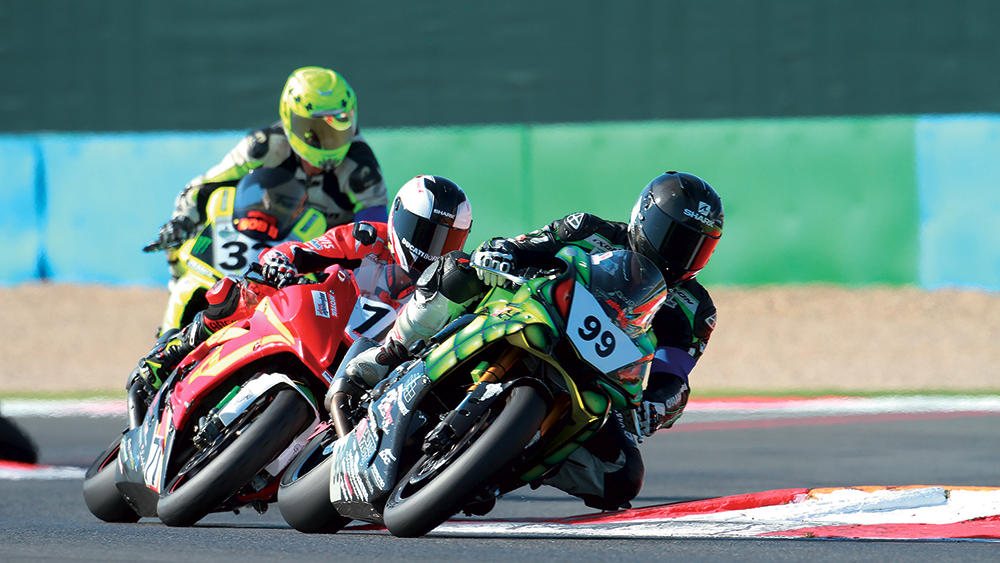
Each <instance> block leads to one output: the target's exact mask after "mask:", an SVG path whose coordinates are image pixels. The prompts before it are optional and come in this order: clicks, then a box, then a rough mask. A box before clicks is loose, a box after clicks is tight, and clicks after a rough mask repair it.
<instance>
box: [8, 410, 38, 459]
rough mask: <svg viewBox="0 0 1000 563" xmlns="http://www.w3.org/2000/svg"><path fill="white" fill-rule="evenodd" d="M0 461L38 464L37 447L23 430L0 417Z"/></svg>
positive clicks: (12, 422)
mask: <svg viewBox="0 0 1000 563" xmlns="http://www.w3.org/2000/svg"><path fill="white" fill-rule="evenodd" d="M0 459H5V460H7V461H18V462H21V463H38V446H36V445H35V442H34V441H33V440H32V439H31V436H28V433H27V432H25V431H24V429H23V428H21V427H20V426H18V424H17V423H16V422H14V421H12V420H8V419H6V418H4V417H3V416H0Z"/></svg>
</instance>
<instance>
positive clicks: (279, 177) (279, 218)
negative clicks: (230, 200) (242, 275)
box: [233, 168, 308, 241]
mask: <svg viewBox="0 0 1000 563" xmlns="http://www.w3.org/2000/svg"><path fill="white" fill-rule="evenodd" d="M307 209H308V206H307V205H306V186H305V184H303V183H302V182H300V181H298V180H296V179H295V177H294V176H292V173H291V172H289V171H287V170H283V169H281V168H257V169H256V170H252V171H250V173H249V174H247V175H246V176H244V177H243V178H242V179H241V180H240V182H239V183H238V184H236V198H235V202H234V205H233V223H234V224H235V226H236V230H238V231H241V232H242V233H243V234H245V235H247V236H249V237H251V238H254V239H257V240H263V241H269V240H284V239H285V238H287V237H288V235H289V233H291V231H292V228H293V227H295V224H296V223H298V222H299V219H301V218H302V215H303V214H304V213H305V212H306V210H307Z"/></svg>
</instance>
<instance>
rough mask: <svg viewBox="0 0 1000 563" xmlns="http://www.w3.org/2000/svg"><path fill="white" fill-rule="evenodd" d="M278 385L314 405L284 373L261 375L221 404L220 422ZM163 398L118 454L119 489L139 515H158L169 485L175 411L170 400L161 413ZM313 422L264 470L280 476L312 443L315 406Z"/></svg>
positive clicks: (232, 417) (317, 419) (234, 417)
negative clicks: (164, 493) (131, 501)
mask: <svg viewBox="0 0 1000 563" xmlns="http://www.w3.org/2000/svg"><path fill="white" fill-rule="evenodd" d="M278 386H284V387H290V388H292V389H294V390H295V391H296V392H298V393H299V394H300V395H302V396H303V397H304V398H305V399H306V400H307V401H308V402H309V403H310V405H312V403H313V401H312V398H311V397H310V396H309V395H308V394H306V392H304V391H303V390H302V389H301V388H299V386H298V385H296V384H295V383H294V382H293V381H292V380H291V379H289V378H288V377H287V376H285V375H284V374H277V373H271V374H260V375H259V376H257V377H254V378H253V379H251V380H250V381H248V382H247V383H246V384H245V385H243V386H242V388H240V390H239V392H237V393H235V394H234V395H233V396H232V397H231V398H230V399H229V400H228V401H226V402H225V404H223V405H220V407H221V408H220V411H219V413H218V416H219V419H220V420H221V421H222V422H223V424H224V425H225V426H229V425H230V424H231V423H232V422H233V421H234V420H237V419H238V418H239V416H240V415H241V414H243V413H244V412H245V411H246V410H247V409H248V408H249V407H250V406H251V405H252V404H254V403H255V402H257V401H258V400H260V398H261V397H264V396H265V395H267V394H269V393H271V390H272V389H274V388H275V387H278ZM163 400H164V397H163V396H162V395H161V394H158V395H157V397H156V399H155V400H154V403H153V404H152V405H151V406H150V409H149V411H148V413H147V416H146V418H145V419H144V421H143V424H142V425H141V426H139V427H137V428H135V429H133V430H131V431H129V432H126V434H125V436H124V437H123V438H122V442H121V444H122V445H121V447H120V448H119V454H118V467H119V475H118V477H117V478H116V482H117V483H118V488H119V490H121V491H122V492H123V493H124V494H126V496H128V497H129V498H130V499H131V500H133V502H134V503H135V504H136V506H137V507H138V508H140V511H139V515H140V516H144V517H152V516H156V502H157V500H158V499H159V493H161V492H162V491H163V490H164V487H165V486H166V469H167V465H168V460H170V459H171V456H172V453H173V452H172V448H173V444H174V438H175V437H176V433H177V427H176V426H174V424H173V408H172V406H171V404H170V402H169V401H167V404H166V405H165V408H163V410H162V414H160V416H157V415H156V413H158V412H160V408H159V407H160V405H161V404H162V401H163ZM312 410H313V423H312V424H311V425H309V426H308V427H307V428H306V430H304V431H303V432H302V433H301V434H299V435H298V436H296V437H295V440H293V441H292V443H291V444H290V445H289V447H288V448H287V449H286V450H285V451H283V452H282V453H281V454H279V455H278V457H277V458H276V459H275V460H274V461H272V462H271V463H270V464H268V465H267V466H266V467H265V468H264V470H265V471H266V472H267V473H268V474H270V475H272V476H273V475H277V474H278V473H280V472H281V470H283V469H284V468H285V467H286V466H287V465H288V463H289V462H291V460H292V458H293V457H294V456H295V454H297V453H298V452H299V451H300V450H301V449H302V447H303V446H305V444H306V443H307V442H308V441H309V437H310V436H311V435H312V431H313V428H314V427H315V426H316V425H318V424H319V423H320V421H321V417H320V414H319V411H318V410H317V409H316V407H315V406H312Z"/></svg>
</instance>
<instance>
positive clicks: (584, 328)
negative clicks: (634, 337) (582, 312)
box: [577, 315, 615, 358]
mask: <svg viewBox="0 0 1000 563" xmlns="http://www.w3.org/2000/svg"><path fill="white" fill-rule="evenodd" d="M601 328H602V327H601V319H598V318H597V317H595V316H594V315H587V316H586V317H585V318H584V319H583V324H582V325H581V326H580V328H578V329H577V332H578V333H579V334H580V338H582V339H584V340H586V341H588V342H589V341H591V340H594V339H596V338H597V337H598V336H600V340H599V341H597V342H594V351H595V352H597V355H598V356H600V357H602V358H607V357H608V356H610V355H611V354H612V353H613V352H614V351H615V335H614V334H611V332H609V331H606V330H605V331H603V332H602V331H601Z"/></svg>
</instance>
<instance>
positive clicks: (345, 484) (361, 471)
mask: <svg viewBox="0 0 1000 563" xmlns="http://www.w3.org/2000/svg"><path fill="white" fill-rule="evenodd" d="M394 378H395V380H394V381H393V382H392V383H391V384H390V385H389V387H388V388H387V389H386V391H385V392H384V393H383V394H382V396H381V397H379V399H378V400H376V401H374V402H373V403H372V404H371V405H370V406H369V408H368V415H367V416H366V417H365V418H363V419H362V420H361V422H360V423H358V425H357V426H356V427H355V429H354V431H352V432H351V433H350V434H348V435H346V436H344V437H342V438H340V439H338V440H337V441H336V442H334V443H333V444H331V445H330V446H329V447H330V448H332V449H333V452H332V457H333V465H332V467H331V469H330V502H332V503H333V505H334V508H336V510H337V512H339V513H340V514H343V515H345V516H348V517H351V518H355V519H358V520H365V521H368V522H381V521H382V514H381V507H382V506H384V505H385V500H386V499H387V498H388V497H389V494H390V493H391V492H392V489H393V488H394V487H395V485H396V481H397V479H398V478H399V475H398V472H399V464H398V462H397V461H398V459H399V457H400V456H401V454H402V451H403V443H404V441H405V440H406V437H407V436H408V435H409V434H410V433H411V430H412V429H411V426H412V425H414V424H417V425H422V424H425V423H426V422H427V421H426V420H425V419H423V418H422V415H421V414H419V411H418V410H417V408H416V406H417V405H418V404H419V403H420V402H421V401H422V400H423V398H424V396H425V395H426V394H427V392H428V391H429V390H430V388H431V387H432V386H433V384H434V382H433V381H432V380H431V379H430V378H429V377H427V375H426V374H425V371H424V363H423V362H419V361H418V362H413V363H412V364H410V365H409V367H408V368H407V369H405V370H401V371H397V375H396V376H394Z"/></svg>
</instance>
